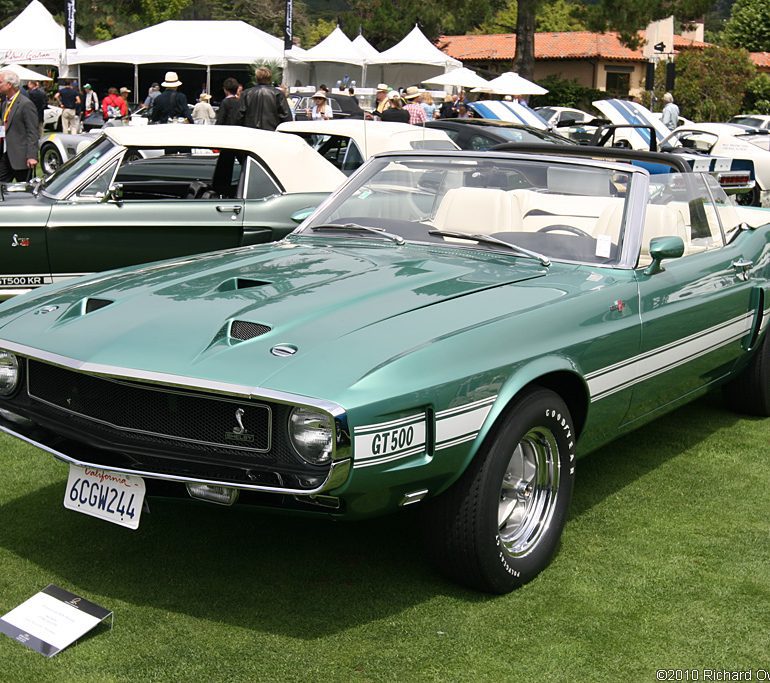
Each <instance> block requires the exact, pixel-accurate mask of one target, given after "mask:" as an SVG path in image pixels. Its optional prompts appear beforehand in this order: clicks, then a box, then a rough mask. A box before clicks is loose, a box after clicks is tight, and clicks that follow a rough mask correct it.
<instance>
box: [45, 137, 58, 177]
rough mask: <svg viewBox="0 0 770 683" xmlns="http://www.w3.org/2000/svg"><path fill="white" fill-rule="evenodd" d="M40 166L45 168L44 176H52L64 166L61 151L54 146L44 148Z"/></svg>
mask: <svg viewBox="0 0 770 683" xmlns="http://www.w3.org/2000/svg"><path fill="white" fill-rule="evenodd" d="M40 164H41V166H42V167H43V175H46V176H48V175H51V173H53V172H54V171H56V170H57V169H58V168H59V166H61V165H62V158H61V154H60V153H59V150H58V149H56V147H54V146H53V145H47V146H46V147H43V150H42V151H41V152H40Z"/></svg>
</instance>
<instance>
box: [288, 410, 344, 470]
mask: <svg viewBox="0 0 770 683" xmlns="http://www.w3.org/2000/svg"><path fill="white" fill-rule="evenodd" d="M289 438H290V439H291V444H292V446H294V450H295V451H297V453H298V454H299V456H300V457H301V458H302V459H303V460H304V461H306V462H308V463H310V464H311V465H323V464H324V463H327V462H329V460H330V459H331V457H332V445H333V444H332V441H333V438H334V425H333V424H332V418H331V416H330V415H327V414H326V413H324V412H321V411H320V410H315V409H314V408H295V409H294V410H292V411H291V414H290V415H289Z"/></svg>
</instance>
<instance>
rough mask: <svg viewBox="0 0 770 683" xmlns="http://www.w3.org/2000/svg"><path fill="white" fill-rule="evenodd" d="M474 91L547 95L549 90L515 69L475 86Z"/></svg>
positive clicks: (496, 93)
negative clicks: (522, 75)
mask: <svg viewBox="0 0 770 683" xmlns="http://www.w3.org/2000/svg"><path fill="white" fill-rule="evenodd" d="M473 92H488V93H493V94H495V95H545V94H546V93H547V92H548V91H547V90H546V89H545V88H541V87H540V86H539V85H538V84H537V83H533V82H532V81H528V80H527V79H526V78H522V77H521V76H519V74H517V73H513V71H506V72H505V73H504V74H501V75H500V76H498V77H497V78H493V79H492V80H491V81H489V83H487V85H485V86H482V87H480V88H474V89H473Z"/></svg>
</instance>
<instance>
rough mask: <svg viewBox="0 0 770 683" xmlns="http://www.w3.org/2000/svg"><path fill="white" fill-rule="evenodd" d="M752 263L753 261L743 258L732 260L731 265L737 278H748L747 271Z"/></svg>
mask: <svg viewBox="0 0 770 683" xmlns="http://www.w3.org/2000/svg"><path fill="white" fill-rule="evenodd" d="M753 265H754V261H748V260H746V259H744V258H739V259H738V260H737V261H733V262H732V266H733V268H735V272H736V274H737V275H738V279H739V280H748V279H749V271H750V270H751V268H752V266H753Z"/></svg>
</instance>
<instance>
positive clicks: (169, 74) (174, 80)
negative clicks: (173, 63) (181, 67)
mask: <svg viewBox="0 0 770 683" xmlns="http://www.w3.org/2000/svg"><path fill="white" fill-rule="evenodd" d="M161 85H162V86H163V87H164V88H178V87H179V86H180V85H182V81H180V80H179V78H178V77H177V75H176V71H166V80H165V81H163V83H161Z"/></svg>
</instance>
